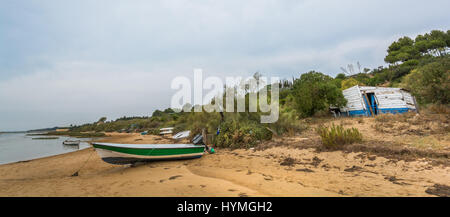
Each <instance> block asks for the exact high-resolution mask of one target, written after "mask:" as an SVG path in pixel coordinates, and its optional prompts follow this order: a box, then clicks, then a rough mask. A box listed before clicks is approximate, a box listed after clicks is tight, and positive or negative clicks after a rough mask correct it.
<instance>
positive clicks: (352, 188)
mask: <svg viewBox="0 0 450 217" xmlns="http://www.w3.org/2000/svg"><path fill="white" fill-rule="evenodd" d="M289 139H290V140H289V141H288V142H290V143H293V144H295V143H297V144H300V143H304V142H303V140H304V139H302V138H298V137H293V138H289ZM102 141H104V142H117V143H161V144H162V143H171V142H172V141H170V140H166V139H164V138H161V137H159V136H151V135H148V136H142V135H140V134H119V133H114V134H110V137H108V138H107V139H104V140H102ZM283 142H286V141H285V140H283V141H277V140H274V141H272V146H271V147H268V148H264V149H248V150H244V149H238V150H225V149H217V153H216V154H206V155H204V156H203V157H202V158H200V159H193V160H181V161H162V162H151V163H147V164H142V165H137V166H133V167H132V166H128V165H125V166H121V165H111V164H107V163H105V162H103V161H102V160H101V159H100V157H99V156H98V155H97V153H96V152H95V150H94V149H93V148H88V149H85V150H80V151H75V152H72V153H67V154H61V155H57V156H52V157H46V158H41V159H36V160H31V161H26V162H17V163H11V164H5V165H1V166H0V196H158V197H159V196H231V197H245V196H313V197H316V196H435V195H434V194H430V193H427V192H426V191H428V192H432V190H433V189H434V187H436V184H438V185H448V184H449V183H450V169H449V168H448V167H447V166H446V165H443V164H437V165H436V164H432V163H431V161H428V160H426V159H424V158H418V159H417V160H414V161H404V160H394V159H388V158H385V157H381V156H377V155H371V154H368V153H363V152H344V151H332V152H317V151H315V149H313V148H293V147H287V146H283V145H279V146H278V145H276V144H282V143H283ZM274 144H275V145H274ZM83 164H84V166H83ZM81 167H82V168H81ZM80 168H81V170H80V171H79V176H75V177H72V176H71V175H72V174H73V173H74V172H76V171H78V170H79V169H80ZM430 189H431V191H430ZM434 190H436V191H439V189H434Z"/></svg>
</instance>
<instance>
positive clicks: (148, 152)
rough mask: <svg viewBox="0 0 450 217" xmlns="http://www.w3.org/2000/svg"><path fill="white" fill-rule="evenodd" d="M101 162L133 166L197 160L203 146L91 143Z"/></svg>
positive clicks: (202, 151)
mask: <svg viewBox="0 0 450 217" xmlns="http://www.w3.org/2000/svg"><path fill="white" fill-rule="evenodd" d="M92 146H94V148H95V150H96V151H97V153H98V154H99V155H100V157H101V158H102V160H103V161H105V162H107V163H110V164H133V163H137V162H146V161H154V160H178V159H191V158H199V157H201V156H202V155H203V153H204V151H205V146H204V145H194V144H115V143H97V142H94V143H92Z"/></svg>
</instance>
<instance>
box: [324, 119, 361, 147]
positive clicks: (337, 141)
mask: <svg viewBox="0 0 450 217" xmlns="http://www.w3.org/2000/svg"><path fill="white" fill-rule="evenodd" d="M316 132H317V133H318V134H319V135H320V137H321V138H322V144H323V146H324V147H325V148H328V149H338V148H341V147H342V146H344V145H346V144H352V143H355V142H361V141H362V134H361V133H360V132H359V130H358V129H356V128H351V129H344V127H343V126H342V125H334V124H333V125H332V126H330V127H325V126H319V127H318V128H317V129H316Z"/></svg>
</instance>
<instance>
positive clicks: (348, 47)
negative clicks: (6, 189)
mask: <svg viewBox="0 0 450 217" xmlns="http://www.w3.org/2000/svg"><path fill="white" fill-rule="evenodd" d="M449 8H450V1H448V0H429V1H423V0H399V1H392V0H389V1H388V0H386V1H380V0H376V1H375V0H373V1H361V0H358V1H356V0H355V1H342V0H339V1H338V0H336V1H331V0H328V1H317V0H305V1H302V0H286V1H282V0H273V1H272V0H245V1H242V0H241V1H231V0H226V1H225V0H224V1H219V0H202V1H200V0H198V1H195V0H192V1H187V0H173V1H172V0H162V1H156V0H145V1H113V0H104V1H101V0H86V1H81V0H73V1H69V0H64V1H60V0H52V1H49V0H36V1H33V0H0V131H2V130H26V129H34V128H43V127H53V126H65V125H69V124H81V123H86V122H93V121H96V120H98V118H100V117H101V116H106V117H108V119H115V118H118V117H121V116H124V115H126V116H132V115H139V116H142V115H150V114H151V113H152V112H153V110H155V109H163V108H166V107H168V106H169V105H170V99H171V97H172V95H173V94H174V93H175V92H176V90H171V89H170V83H171V81H172V79H173V78H174V77H175V76H180V75H185V76H192V74H193V69H194V68H202V69H203V71H204V74H205V76H208V75H219V76H222V77H223V76H238V75H240V76H247V75H251V74H253V73H254V72H256V71H259V72H261V73H262V74H263V75H265V76H279V77H281V78H289V79H291V78H292V77H293V76H295V77H298V76H299V75H300V74H301V73H305V72H308V71H310V70H316V71H320V72H323V73H326V74H329V75H331V76H335V75H336V74H337V73H339V72H340V67H341V66H345V65H347V64H349V63H353V64H355V65H356V62H357V61H359V62H360V63H361V65H362V66H363V67H367V68H374V67H378V66H380V65H384V62H383V58H384V56H385V55H386V49H387V47H388V45H389V44H390V43H392V42H393V41H394V40H396V39H397V38H399V37H401V36H404V35H407V36H411V37H415V36H416V35H417V34H423V33H425V32H428V31H430V30H433V29H441V30H447V29H449V27H450V16H449V15H448V9H449Z"/></svg>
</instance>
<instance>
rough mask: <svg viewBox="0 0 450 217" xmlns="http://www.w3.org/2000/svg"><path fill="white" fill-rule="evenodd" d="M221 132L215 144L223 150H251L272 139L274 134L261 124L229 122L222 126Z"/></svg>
mask: <svg viewBox="0 0 450 217" xmlns="http://www.w3.org/2000/svg"><path fill="white" fill-rule="evenodd" d="M220 131H221V132H220V134H219V135H218V136H217V137H216V138H215V139H214V143H215V145H216V146H217V147H223V148H232V149H235V148H251V147H254V146H255V145H256V144H257V143H258V142H260V141H263V140H268V139H271V138H272V132H271V131H270V130H268V129H267V128H266V127H264V125H262V124H259V123H251V122H239V121H236V120H229V121H226V122H224V123H222V124H221V129H220Z"/></svg>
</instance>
